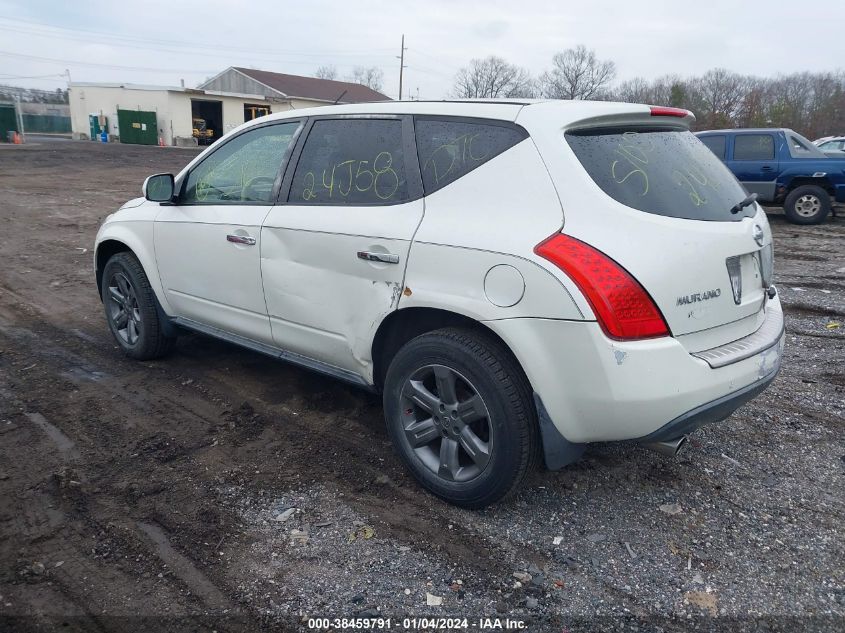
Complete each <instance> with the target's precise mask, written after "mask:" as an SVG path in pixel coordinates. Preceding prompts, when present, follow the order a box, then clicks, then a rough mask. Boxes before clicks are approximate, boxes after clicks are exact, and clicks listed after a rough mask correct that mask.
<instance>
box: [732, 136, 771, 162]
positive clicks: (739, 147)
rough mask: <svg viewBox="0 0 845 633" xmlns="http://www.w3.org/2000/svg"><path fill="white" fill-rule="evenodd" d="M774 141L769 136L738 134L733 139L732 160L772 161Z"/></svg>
mask: <svg viewBox="0 0 845 633" xmlns="http://www.w3.org/2000/svg"><path fill="white" fill-rule="evenodd" d="M774 157H775V139H774V137H773V136H772V135H771V134H738V135H737V136H735V137H734V160H773V159H774Z"/></svg>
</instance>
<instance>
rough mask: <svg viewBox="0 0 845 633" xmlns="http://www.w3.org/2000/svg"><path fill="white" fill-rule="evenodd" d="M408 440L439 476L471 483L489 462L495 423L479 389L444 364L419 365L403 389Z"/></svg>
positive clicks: (401, 401)
mask: <svg viewBox="0 0 845 633" xmlns="http://www.w3.org/2000/svg"><path fill="white" fill-rule="evenodd" d="M400 403H401V407H402V411H401V416H400V419H401V420H402V428H403V431H404V437H405V441H407V442H408V444H409V445H410V447H411V449H412V450H413V452H414V453H415V454H416V456H417V458H418V459H419V460H420V461H421V462H422V464H424V465H425V467H426V468H428V469H429V470H430V471H432V472H433V473H435V474H436V475H437V476H438V477H440V478H441V479H444V480H446V481H454V482H467V481H470V480H472V479H475V478H476V477H478V476H480V475H481V474H482V473H483V472H484V470H485V468H486V467H487V465H488V464H489V462H490V456H491V454H492V450H493V427H492V424H491V421H490V414H489V412H488V410H487V405H485V403H484V400H483V399H482V397H481V396H480V395H479V393H478V390H477V389H476V388H475V387H474V386H473V385H472V383H471V382H470V381H469V380H467V379H466V378H465V377H464V376H462V375H461V374H460V373H458V372H457V371H455V370H454V369H451V368H450V367H446V366H445V365H426V366H424V367H421V368H419V369H417V370H416V371H415V372H414V373H413V374H412V375H411V376H410V378H408V380H407V381H406V382H405V385H404V386H403V388H402V396H401V399H400Z"/></svg>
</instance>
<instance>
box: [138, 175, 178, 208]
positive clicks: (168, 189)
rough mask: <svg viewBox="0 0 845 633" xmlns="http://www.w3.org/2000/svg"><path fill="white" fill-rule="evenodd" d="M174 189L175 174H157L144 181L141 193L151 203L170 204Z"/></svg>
mask: <svg viewBox="0 0 845 633" xmlns="http://www.w3.org/2000/svg"><path fill="white" fill-rule="evenodd" d="M174 188H175V185H174V184H173V174H156V175H154V176H150V177H149V178H147V179H146V180H145V181H144V184H143V186H142V187H141V193H142V194H144V197H145V198H146V199H147V200H149V201H151V202H170V201H171V200H173V193H174V191H173V190H174Z"/></svg>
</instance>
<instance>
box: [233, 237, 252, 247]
mask: <svg viewBox="0 0 845 633" xmlns="http://www.w3.org/2000/svg"><path fill="white" fill-rule="evenodd" d="M226 241H227V242H232V243H233V244H246V245H247V246H255V238H254V237H249V236H248V235H227V236H226Z"/></svg>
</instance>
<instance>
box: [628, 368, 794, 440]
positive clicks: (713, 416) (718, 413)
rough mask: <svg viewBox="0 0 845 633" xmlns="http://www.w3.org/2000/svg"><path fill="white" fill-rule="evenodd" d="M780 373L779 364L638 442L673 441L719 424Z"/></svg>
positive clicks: (682, 415)
mask: <svg viewBox="0 0 845 633" xmlns="http://www.w3.org/2000/svg"><path fill="white" fill-rule="evenodd" d="M779 371H780V363H778V364H777V366H776V367H775V369H774V370H773V371H772V372H771V373H770V374H769V375H768V376H765V377H764V378H761V379H760V380H758V381H757V382H755V383H752V384H750V385H748V386H747V387H743V388H742V389H738V390H737V391H734V392H733V393H729V394H728V395H726V396H722V397H721V398H717V399H716V400H714V401H712V402H708V403H707V404H703V405H701V406H700V407H696V408H695V409H693V410H692V411H687V412H686V413H683V414H681V415H679V416H678V417H677V418H675V419H674V420H672V421H671V422H668V423H667V424H664V425H663V426H662V427H661V428H659V429H657V430H656V431H654V432H653V433H649V434H648V435H646V436H645V437H643V438H641V439H640V440H639V441H641V442H643V443H648V442H666V441H669V440H674V439H677V438H679V437H681V436H682V435H686V434H687V433H691V432H692V431H694V430H695V429H697V428H698V427H700V426H703V425H705V424H709V423H711V422H721V421H722V420H724V419H726V418H727V417H728V416H730V415H731V413H733V412H734V411H736V410H737V409H739V407H741V406H742V405H744V404H745V403H746V402H748V401H749V400H753V399H754V398H755V397H757V395H759V394H760V393H761V392H762V391H764V390H765V389H766V387H768V386H769V384H770V383H771V382H772V381H773V380H774V379H775V376H777V374H778V372H779Z"/></svg>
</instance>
